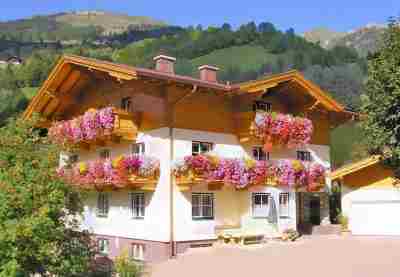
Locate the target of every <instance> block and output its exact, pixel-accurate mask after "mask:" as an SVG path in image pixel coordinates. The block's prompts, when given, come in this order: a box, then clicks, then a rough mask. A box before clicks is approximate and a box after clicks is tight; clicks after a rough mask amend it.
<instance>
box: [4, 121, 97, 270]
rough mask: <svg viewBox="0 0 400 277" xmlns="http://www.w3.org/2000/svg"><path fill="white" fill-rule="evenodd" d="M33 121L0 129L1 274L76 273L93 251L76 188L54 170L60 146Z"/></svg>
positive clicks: (12, 124)
mask: <svg viewBox="0 0 400 277" xmlns="http://www.w3.org/2000/svg"><path fill="white" fill-rule="evenodd" d="M33 123H34V122H27V121H23V120H11V121H10V122H9V123H8V124H7V125H6V126H4V127H2V128H1V129H0V229H1V232H0V276H4V277H5V276H29V274H33V273H39V274H42V275H46V274H55V275H57V276H79V274H81V273H83V272H86V270H87V268H88V266H89V262H90V260H91V258H92V256H93V253H94V252H93V251H92V247H91V241H90V237H89V234H88V233H87V232H80V231H79V229H78V226H79V216H80V214H81V212H82V202H81V197H80V194H79V193H78V192H77V191H75V190H74V189H73V188H72V187H71V186H68V185H66V184H64V183H63V182H62V181H61V180H60V179H59V178H58V177H57V175H56V172H55V169H56V166H57V164H58V157H59V149H57V147H56V146H54V145H51V144H50V143H49V142H48V140H47V138H46V137H43V136H42V135H41V131H40V130H38V129H35V128H33V127H32V126H33Z"/></svg>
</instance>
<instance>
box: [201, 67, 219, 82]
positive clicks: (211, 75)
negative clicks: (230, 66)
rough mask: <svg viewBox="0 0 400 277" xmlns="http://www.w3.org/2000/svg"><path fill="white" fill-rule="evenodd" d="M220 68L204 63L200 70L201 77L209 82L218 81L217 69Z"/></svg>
mask: <svg viewBox="0 0 400 277" xmlns="http://www.w3.org/2000/svg"><path fill="white" fill-rule="evenodd" d="M218 70H219V68H218V67H215V66H211V65H202V66H200V67H199V72H200V79H201V80H203V81H207V82H214V83H217V82H218V79H217V71H218Z"/></svg>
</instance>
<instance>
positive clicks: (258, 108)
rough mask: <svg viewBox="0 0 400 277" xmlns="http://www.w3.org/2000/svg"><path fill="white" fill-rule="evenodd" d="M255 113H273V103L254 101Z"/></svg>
mask: <svg viewBox="0 0 400 277" xmlns="http://www.w3.org/2000/svg"><path fill="white" fill-rule="evenodd" d="M253 111H254V112H270V111H271V103H269V102H265V101H258V100H257V101H254V104H253Z"/></svg>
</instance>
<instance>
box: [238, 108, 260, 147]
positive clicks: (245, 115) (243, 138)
mask: <svg viewBox="0 0 400 277" xmlns="http://www.w3.org/2000/svg"><path fill="white" fill-rule="evenodd" d="M255 117H256V113H255V112H253V111H249V112H241V113H237V114H236V115H235V125H236V126H235V127H236V135H237V137H238V139H239V141H240V142H241V143H245V142H249V141H257V142H259V140H258V139H257V138H255V137H254V136H252V135H251V129H250V127H251V125H252V123H253V122H254V119H255Z"/></svg>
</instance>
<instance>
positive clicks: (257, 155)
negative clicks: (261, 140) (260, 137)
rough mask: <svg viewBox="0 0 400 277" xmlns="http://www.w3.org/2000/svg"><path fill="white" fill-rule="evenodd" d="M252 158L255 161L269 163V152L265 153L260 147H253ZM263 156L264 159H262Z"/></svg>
mask: <svg viewBox="0 0 400 277" xmlns="http://www.w3.org/2000/svg"><path fill="white" fill-rule="evenodd" d="M263 154H264V155H263ZM252 156H253V158H254V159H255V160H256V161H269V152H265V151H264V149H263V148H262V146H253V148H252ZM263 156H264V157H265V159H262V157H263Z"/></svg>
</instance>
